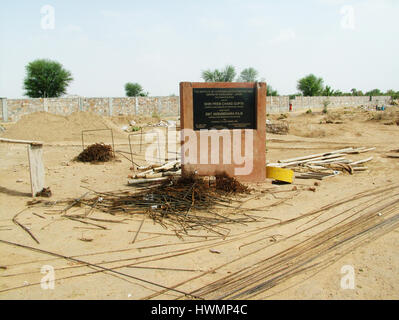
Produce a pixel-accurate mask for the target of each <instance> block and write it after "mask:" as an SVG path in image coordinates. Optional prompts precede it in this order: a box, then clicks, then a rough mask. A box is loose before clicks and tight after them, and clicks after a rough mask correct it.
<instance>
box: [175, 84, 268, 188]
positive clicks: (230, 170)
mask: <svg viewBox="0 0 399 320" xmlns="http://www.w3.org/2000/svg"><path fill="white" fill-rule="evenodd" d="M195 89H217V90H214V91H215V92H213V91H212V90H205V91H204V92H205V93H204V95H206V96H208V94H207V92H208V93H209V96H210V97H211V98H210V99H211V100H212V99H213V98H215V100H212V101H213V102H212V103H213V104H217V105H223V104H224V103H225V104H226V105H228V106H227V107H224V106H223V107H213V105H212V103H211V102H209V103H208V102H206V103H207V104H208V105H206V104H205V103H203V105H201V104H199V103H198V101H196V104H197V105H196V108H199V106H200V107H201V108H205V109H207V110H206V111H207V112H205V111H204V110H200V111H201V112H200V113H201V115H204V114H207V115H210V116H209V118H207V119H208V120H209V121H211V122H212V123H211V125H210V126H213V125H214V124H215V123H217V122H218V121H219V119H217V116H214V115H215V114H216V115H219V114H221V115H222V117H226V121H227V122H226V123H228V125H229V126H230V125H232V126H233V127H235V126H237V127H240V126H242V127H243V128H242V129H228V130H222V129H221V128H222V127H223V126H224V125H225V124H224V123H221V125H220V128H219V129H218V130H210V131H209V130H205V131H204V130H200V129H198V123H196V125H195V126H194V122H195V121H197V119H194V114H195V112H194V107H195V106H194V101H193V97H194V94H193V92H194V90H195ZM219 89H239V90H236V91H240V90H241V89H253V92H254V93H253V94H254V101H253V102H254V103H253V105H252V104H248V105H251V107H252V108H254V110H253V111H254V119H253V120H254V122H253V126H252V127H251V126H250V127H251V128H250V129H248V128H245V126H246V125H248V123H246V122H245V123H242V122H240V120H241V119H244V118H245V119H246V116H247V115H246V114H245V113H246V110H247V111H248V105H245V107H244V106H243V107H242V106H241V105H240V104H243V102H241V100H239V99H242V100H243V101H244V100H245V99H246V97H247V96H245V98H241V96H244V95H240V93H239V92H238V93H237V94H236V96H238V98H237V102H235V101H236V98H234V99H230V98H231V96H232V94H233V91H231V90H224V91H223V90H222V91H220V90H219ZM241 91H245V92H249V91H250V90H241ZM198 92H200V93H202V92H201V91H196V97H198V95H197V93H198ZM225 93H226V97H227V98H226V99H224V94H225ZM250 96H251V95H250V94H249V95H248V97H250ZM197 99H198V98H197ZM211 100H210V101H211ZM232 101H234V103H236V104H238V105H239V106H238V107H235V106H233V103H232ZM245 101H252V100H251V99H250V98H249V100H248V99H247V100H245ZM245 103H246V102H245ZM204 105H205V107H203V106H204ZM180 109H181V112H180V116H181V128H182V171H183V175H187V174H190V173H193V172H197V174H199V175H201V176H214V175H217V174H222V173H226V174H228V175H229V176H232V177H235V178H237V179H238V180H240V181H243V182H262V181H264V180H265V179H266V83H191V82H182V83H180ZM215 110H216V111H215ZM208 111H209V112H208ZM197 114H198V110H197ZM236 114H238V115H239V116H236ZM229 117H232V118H229ZM234 117H239V119H238V120H237V119H235V118H234ZM245 121H246V120H245ZM221 122H223V121H221ZM234 122H237V123H234ZM216 127H217V125H216ZM194 140H196V141H195V142H193V141H194ZM240 144H241V146H240ZM251 148H252V151H251ZM242 158H244V159H245V162H244V163H242V161H241V160H243V159H242Z"/></svg>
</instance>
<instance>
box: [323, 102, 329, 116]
mask: <svg viewBox="0 0 399 320" xmlns="http://www.w3.org/2000/svg"><path fill="white" fill-rule="evenodd" d="M329 104H330V101H329V100H324V101H323V113H324V114H327V113H328V106H329Z"/></svg>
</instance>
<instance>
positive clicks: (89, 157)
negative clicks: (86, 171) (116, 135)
mask: <svg viewBox="0 0 399 320" xmlns="http://www.w3.org/2000/svg"><path fill="white" fill-rule="evenodd" d="M113 158H114V153H113V152H112V147H111V146H110V145H106V144H103V143H96V144H93V145H91V146H89V147H87V148H86V149H85V150H83V152H82V153H81V154H79V155H78V156H77V157H76V161H80V162H108V161H111V160H112V159H113Z"/></svg>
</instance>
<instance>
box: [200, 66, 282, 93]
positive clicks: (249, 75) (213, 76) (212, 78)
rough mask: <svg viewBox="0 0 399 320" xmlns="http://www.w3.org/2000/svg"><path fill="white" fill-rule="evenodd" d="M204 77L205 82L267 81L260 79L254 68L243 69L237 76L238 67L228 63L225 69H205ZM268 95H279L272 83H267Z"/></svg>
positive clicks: (202, 75)
mask: <svg viewBox="0 0 399 320" xmlns="http://www.w3.org/2000/svg"><path fill="white" fill-rule="evenodd" d="M201 77H202V79H203V80H204V81H205V82H257V81H265V79H263V78H262V79H259V72H258V71H257V70H255V69H254V68H252V67H250V68H246V69H244V70H242V71H241V73H240V75H238V76H237V72H236V68H235V67H234V66H232V65H227V66H226V67H224V68H223V69H220V70H219V69H215V70H211V69H208V70H205V71H202V74H201ZM267 95H268V96H278V92H277V90H275V89H273V87H272V86H271V85H270V84H267Z"/></svg>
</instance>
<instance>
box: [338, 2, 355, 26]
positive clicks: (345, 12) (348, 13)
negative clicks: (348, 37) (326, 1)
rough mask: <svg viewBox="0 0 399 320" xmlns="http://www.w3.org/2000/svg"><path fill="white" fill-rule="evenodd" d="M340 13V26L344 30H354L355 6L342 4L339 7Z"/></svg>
mask: <svg viewBox="0 0 399 320" xmlns="http://www.w3.org/2000/svg"><path fill="white" fill-rule="evenodd" d="M341 15H342V18H341V28H342V29H345V30H355V27H356V18H355V8H354V7H353V6H343V7H342V8H341Z"/></svg>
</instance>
